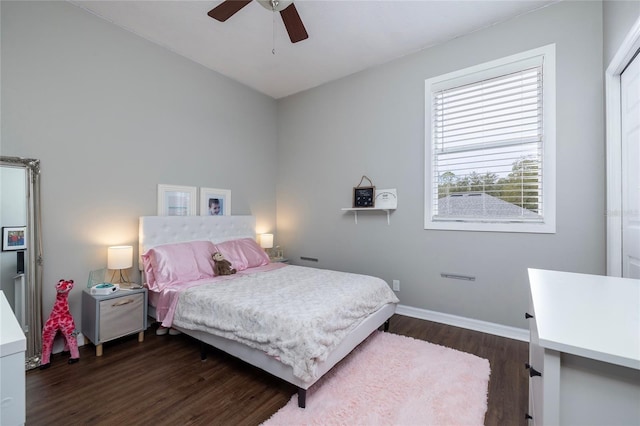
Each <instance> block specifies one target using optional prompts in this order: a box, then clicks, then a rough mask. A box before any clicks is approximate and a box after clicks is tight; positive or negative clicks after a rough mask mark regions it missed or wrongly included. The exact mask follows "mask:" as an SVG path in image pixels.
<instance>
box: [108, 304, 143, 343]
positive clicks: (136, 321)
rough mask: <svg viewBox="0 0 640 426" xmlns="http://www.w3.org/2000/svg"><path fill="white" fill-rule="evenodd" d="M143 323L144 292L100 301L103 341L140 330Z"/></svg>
mask: <svg viewBox="0 0 640 426" xmlns="http://www.w3.org/2000/svg"><path fill="white" fill-rule="evenodd" d="M143 324H144V294H140V293H138V294H132V295H129V296H125V297H119V298H117V299H109V300H103V301H101V302H100V332H99V340H100V341H101V342H106V341H108V340H112V339H115V338H118V337H122V336H127V335H129V334H132V333H135V332H137V331H140V330H142V329H143Z"/></svg>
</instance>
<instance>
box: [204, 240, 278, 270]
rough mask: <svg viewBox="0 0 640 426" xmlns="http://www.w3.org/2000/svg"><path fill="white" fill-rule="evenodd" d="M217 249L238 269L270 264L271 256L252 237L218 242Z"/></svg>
mask: <svg viewBox="0 0 640 426" xmlns="http://www.w3.org/2000/svg"><path fill="white" fill-rule="evenodd" d="M216 249H217V251H219V252H220V253H222V255H223V256H224V258H225V259H227V260H228V261H229V262H231V267H232V268H235V269H237V270H238V271H243V270H245V269H247V268H255V267H256V266H262V265H268V264H269V256H268V255H267V253H265V251H264V250H263V249H262V248H261V247H260V246H259V245H258V243H256V241H255V240H254V239H252V238H240V239H237V240H230V241H225V242H223V243H218V244H216Z"/></svg>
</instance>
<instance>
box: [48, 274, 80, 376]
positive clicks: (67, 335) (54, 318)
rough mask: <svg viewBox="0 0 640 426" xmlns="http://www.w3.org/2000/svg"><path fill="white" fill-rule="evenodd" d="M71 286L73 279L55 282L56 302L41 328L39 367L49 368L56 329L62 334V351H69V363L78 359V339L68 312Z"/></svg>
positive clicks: (74, 325)
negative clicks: (63, 340) (63, 341)
mask: <svg viewBox="0 0 640 426" xmlns="http://www.w3.org/2000/svg"><path fill="white" fill-rule="evenodd" d="M72 288H73V280H60V281H58V284H56V293H57V294H56V302H55V304H54V305H53V309H52V310H51V314H50V315H49V319H48V320H47V322H46V323H45V324H44V328H43V329H42V359H41V361H40V369H41V370H44V369H46V368H49V366H50V365H51V364H50V361H49V360H50V356H51V351H52V349H53V339H54V338H55V337H56V334H57V332H58V331H60V332H62V335H63V336H64V339H65V343H64V350H63V352H64V351H66V350H67V349H68V350H70V351H71V358H69V364H74V363H76V362H78V361H80V353H79V351H78V341H77V339H76V324H75V322H74V321H73V317H72V316H71V312H69V302H68V299H69V292H70V291H71V289H72Z"/></svg>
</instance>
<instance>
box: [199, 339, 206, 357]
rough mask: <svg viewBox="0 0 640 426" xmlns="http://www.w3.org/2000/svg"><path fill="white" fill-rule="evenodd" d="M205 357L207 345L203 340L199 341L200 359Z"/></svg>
mask: <svg viewBox="0 0 640 426" xmlns="http://www.w3.org/2000/svg"><path fill="white" fill-rule="evenodd" d="M206 359H207V345H206V344H205V343H204V342H200V361H205V360H206Z"/></svg>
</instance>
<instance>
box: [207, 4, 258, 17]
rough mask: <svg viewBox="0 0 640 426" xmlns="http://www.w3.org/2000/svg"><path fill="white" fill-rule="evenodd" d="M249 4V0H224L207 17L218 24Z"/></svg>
mask: <svg viewBox="0 0 640 426" xmlns="http://www.w3.org/2000/svg"><path fill="white" fill-rule="evenodd" d="M249 3H251V0H225V1H223V2H222V3H220V4H219V5H217V6H216V7H214V8H213V9H211V10H210V11H209V13H207V15H209V16H210V17H212V18H213V19H216V20H218V21H220V22H224V21H226V20H227V19H229V18H231V17H232V16H233V15H235V14H236V13H237V12H238V11H240V9H242V8H243V7H245V6H246V5H248V4H249Z"/></svg>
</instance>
